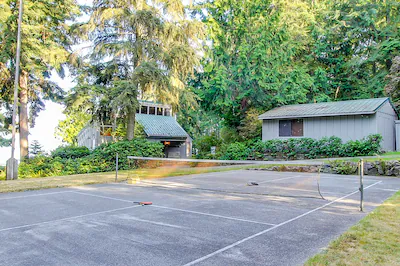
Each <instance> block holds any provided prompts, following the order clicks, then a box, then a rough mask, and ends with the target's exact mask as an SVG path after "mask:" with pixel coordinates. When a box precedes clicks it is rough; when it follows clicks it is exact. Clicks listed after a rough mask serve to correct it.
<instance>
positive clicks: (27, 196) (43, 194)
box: [0, 190, 72, 200]
mask: <svg viewBox="0 0 400 266" xmlns="http://www.w3.org/2000/svg"><path fill="white" fill-rule="evenodd" d="M68 192H72V191H71V190H67V191H58V192H50V193H40V194H32V195H24V196H16V197H8V198H2V197H0V200H9V199H21V198H29V197H38V196H46V195H53V194H61V193H68Z"/></svg>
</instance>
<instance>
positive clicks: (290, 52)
mask: <svg viewBox="0 0 400 266" xmlns="http://www.w3.org/2000/svg"><path fill="white" fill-rule="evenodd" d="M198 12H199V13H200V15H201V18H202V20H203V21H204V23H205V24H206V25H207V30H208V31H207V34H208V39H209V40H210V45H209V47H208V48H209V49H206V53H205V58H204V59H203V61H202V64H203V68H202V69H201V71H199V73H197V74H196V77H195V78H194V79H192V80H191V85H192V86H193V91H194V92H195V93H196V94H197V95H198V96H199V98H200V100H199V105H200V106H201V109H202V110H204V112H207V113H213V114H216V115H218V116H220V117H221V121H222V122H221V123H222V124H223V125H224V126H228V127H229V128H234V129H236V130H237V131H238V132H239V134H240V135H241V136H242V137H243V138H244V139H250V138H251V137H250V136H247V132H246V131H245V129H246V127H247V128H250V127H249V126H248V121H247V120H248V116H247V115H246V114H247V112H248V111H249V110H252V109H253V108H256V109H257V110H260V111H263V112H265V111H268V110H270V109H271V108H274V107H277V106H281V105H287V104H297V103H306V102H308V103H311V102H324V101H336V100H349V99H364V98H371V97H382V96H383V93H384V91H383V88H384V87H385V85H386V84H387V86H386V92H387V93H388V94H389V95H390V96H392V97H393V98H394V101H395V102H398V101H400V100H399V99H400V96H399V95H400V93H399V92H398V90H399V89H398V85H399V79H398V72H399V63H398V60H399V59H396V56H397V57H398V56H399V54H400V31H399V25H400V24H399V23H400V4H399V1H397V0H388V1H368V0H362V1H358V0H345V1H342V0H333V1H307V0H301V1H287V0H277V1H268V0H267V1H264V0H253V1H247V0H245V1H238V0H213V1H205V3H203V4H201V5H200V6H199V11H198ZM246 124H247V126H245V125H246Z"/></svg>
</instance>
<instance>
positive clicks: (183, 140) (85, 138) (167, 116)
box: [78, 101, 192, 158]
mask: <svg viewBox="0 0 400 266" xmlns="http://www.w3.org/2000/svg"><path fill="white" fill-rule="evenodd" d="M139 104H140V107H139V108H138V109H137V113H136V122H137V123H138V124H140V125H141V126H142V127H143V130H144V133H145V135H146V138H147V139H148V140H150V141H157V142H161V143H163V144H164V153H165V157H167V158H189V157H191V156H192V138H191V137H190V136H189V135H188V133H186V131H185V130H184V129H183V128H182V127H181V126H180V125H179V123H178V122H177V121H176V118H175V117H174V116H173V115H172V108H171V106H170V105H165V104H160V103H155V102H151V101H139ZM115 128H116V125H98V124H95V123H92V124H90V125H88V126H86V127H85V128H84V129H82V130H81V132H80V133H79V134H78V145H79V146H86V147H88V148H89V149H94V148H96V147H97V146H99V145H101V144H102V143H108V142H113V141H114V139H113V138H112V137H111V136H110V135H111V134H107V133H108V132H110V131H113V130H115Z"/></svg>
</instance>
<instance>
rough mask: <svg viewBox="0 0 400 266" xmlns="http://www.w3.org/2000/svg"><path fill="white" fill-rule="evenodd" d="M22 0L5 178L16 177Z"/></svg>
mask: <svg viewBox="0 0 400 266" xmlns="http://www.w3.org/2000/svg"><path fill="white" fill-rule="evenodd" d="M22 11H23V0H19V14H18V33H17V51H16V55H15V57H16V59H15V79H14V104H13V113H12V142H11V158H10V159H8V160H7V166H6V172H7V177H6V179H7V180H12V179H17V178H18V161H17V160H16V159H15V135H16V125H17V122H16V120H17V108H18V87H19V65H20V60H21V24H22Z"/></svg>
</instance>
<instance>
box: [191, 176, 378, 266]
mask: <svg viewBox="0 0 400 266" xmlns="http://www.w3.org/2000/svg"><path fill="white" fill-rule="evenodd" d="M379 183H382V181H378V182H375V183H373V184H372V185H369V186H367V187H365V188H364V189H368V188H370V187H373V186H375V185H377V184H379ZM356 193H359V191H358V190H356V191H354V192H352V193H350V194H347V195H345V196H343V197H341V198H338V199H336V200H334V201H331V202H329V203H326V204H324V205H322V206H320V207H317V208H315V209H312V210H310V211H308V212H305V213H303V214H300V215H299V216H296V217H294V218H292V219H289V220H287V221H285V222H282V223H280V224H277V225H275V226H273V227H271V228H268V229H266V230H263V231H261V232H258V233H256V234H254V235H251V236H248V237H246V238H243V239H242V240H239V241H237V242H235V243H233V244H231V245H229V246H226V247H224V248H221V249H218V250H216V251H214V252H212V253H210V254H208V255H206V256H203V257H201V258H198V259H196V260H194V261H191V262H189V263H187V264H185V265H184V266H190V265H195V264H197V263H199V262H202V261H204V260H206V259H209V258H211V257H213V256H215V255H218V254H220V253H222V252H224V251H226V250H228V249H231V248H233V247H235V246H237V245H239V244H241V243H243V242H246V241H248V240H251V239H253V238H255V237H257V236H260V235H263V234H265V233H267V232H269V231H272V230H274V229H276V228H279V227H281V226H283V225H285V224H288V223H291V222H293V221H296V220H298V219H300V218H302V217H304V216H307V215H309V214H311V213H313V212H316V211H318V210H321V209H323V208H325V207H327V206H329V205H332V204H333V203H336V202H338V201H340V200H343V199H345V198H348V197H350V196H352V195H354V194H356Z"/></svg>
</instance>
